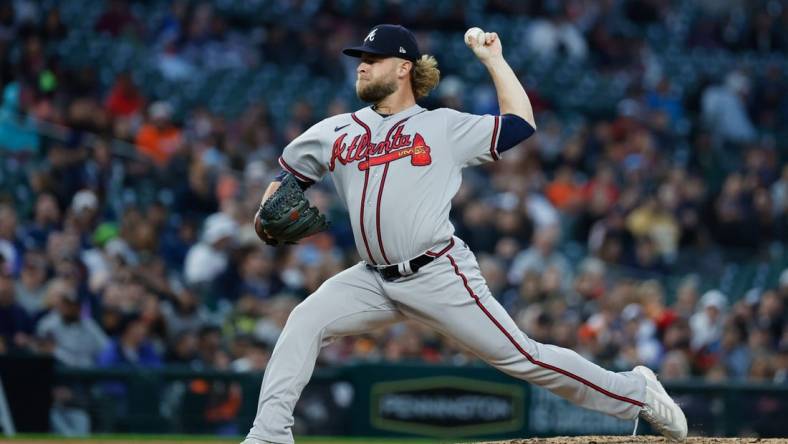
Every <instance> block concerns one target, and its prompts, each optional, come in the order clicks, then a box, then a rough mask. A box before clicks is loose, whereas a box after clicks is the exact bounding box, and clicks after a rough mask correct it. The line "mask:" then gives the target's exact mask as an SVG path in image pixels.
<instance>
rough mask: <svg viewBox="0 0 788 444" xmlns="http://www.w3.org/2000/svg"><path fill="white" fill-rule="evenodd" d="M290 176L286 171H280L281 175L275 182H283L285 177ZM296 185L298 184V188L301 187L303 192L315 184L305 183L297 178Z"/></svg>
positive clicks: (278, 175)
mask: <svg viewBox="0 0 788 444" xmlns="http://www.w3.org/2000/svg"><path fill="white" fill-rule="evenodd" d="M288 174H290V173H289V172H287V171H285V170H282V171H280V172H279V174H277V175H276V177H274V182H281V181H282V180H284V178H285V176H287V175H288ZM296 183H298V186H299V187H301V190H306V189H307V188H309V187H311V186H312V185H314V184H315V183H314V182H312V181H309V182H304V181H302V180H301V179H299V178H297V177H296Z"/></svg>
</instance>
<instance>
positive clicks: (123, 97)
mask: <svg viewBox="0 0 788 444" xmlns="http://www.w3.org/2000/svg"><path fill="white" fill-rule="evenodd" d="M144 106H145V97H143V95H142V92H141V91H140V90H139V88H137V85H135V84H134V80H133V79H132V78H131V75H130V74H129V73H127V72H124V73H121V74H120V75H119V76H118V77H117V78H116V79H115V84H114V85H113V86H112V89H110V91H109V94H108V95H107V99H106V101H105V102H104V107H105V108H106V109H107V112H108V113H109V115H110V116H112V117H115V118H119V117H120V118H134V117H137V116H138V115H139V114H140V113H141V112H142V109H143V107H144Z"/></svg>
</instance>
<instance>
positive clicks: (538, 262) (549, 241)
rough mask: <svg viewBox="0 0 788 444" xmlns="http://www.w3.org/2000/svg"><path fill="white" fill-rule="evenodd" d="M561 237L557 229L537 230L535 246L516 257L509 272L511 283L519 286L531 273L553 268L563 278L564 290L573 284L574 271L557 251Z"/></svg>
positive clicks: (534, 240)
mask: <svg viewBox="0 0 788 444" xmlns="http://www.w3.org/2000/svg"><path fill="white" fill-rule="evenodd" d="M559 236H560V231H559V230H558V228H557V227H548V228H541V229H539V230H537V231H536V233H534V238H533V245H532V246H531V247H530V248H528V249H527V250H525V251H523V252H522V253H520V254H519V255H518V256H517V257H515V259H514V262H513V263H512V266H511V269H510V270H509V283H511V284H512V285H517V284H519V283H520V282H522V280H523V277H524V276H525V275H526V274H527V273H529V272H535V273H544V272H545V271H547V270H548V269H551V268H552V269H555V270H556V271H557V273H558V275H559V276H560V277H561V286H562V288H568V287H569V285H570V283H571V282H572V271H571V269H570V267H569V262H568V261H567V260H566V258H565V257H564V255H563V254H561V252H559V251H557V250H556V246H557V243H558V240H559Z"/></svg>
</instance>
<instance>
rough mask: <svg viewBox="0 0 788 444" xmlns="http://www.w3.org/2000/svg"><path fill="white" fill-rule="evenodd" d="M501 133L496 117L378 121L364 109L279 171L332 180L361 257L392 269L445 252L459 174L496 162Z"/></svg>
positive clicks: (418, 116)
mask: <svg viewBox="0 0 788 444" xmlns="http://www.w3.org/2000/svg"><path fill="white" fill-rule="evenodd" d="M499 128H500V126H499V117H498V116H491V115H486V116H477V115H473V114H467V113H461V112H458V111H455V110H452V109H446V108H442V109H437V110H434V111H428V110H426V109H424V108H422V107H420V106H418V105H414V106H412V107H410V108H408V109H406V110H403V111H402V112H399V113H397V114H394V115H391V116H388V117H382V116H381V115H380V114H378V113H376V112H375V111H373V110H372V109H371V108H370V107H367V108H363V109H361V110H360V111H358V112H355V113H352V114H351V113H348V114H341V115H337V116H334V117H331V118H328V119H325V120H323V121H321V122H319V123H317V124H315V125H314V126H313V127H311V128H309V129H308V130H307V131H306V132H304V133H303V134H302V135H301V136H300V137H298V138H296V139H295V140H293V142H292V143H290V144H289V145H288V146H287V147H286V148H285V149H284V153H283V154H282V157H281V158H280V163H281V165H282V167H283V168H285V169H287V170H288V171H290V172H291V173H292V174H294V175H295V176H296V177H298V178H301V179H309V180H312V181H315V182H316V181H318V180H320V179H321V178H322V177H323V176H325V175H326V174H331V177H332V179H333V181H334V184H335V186H336V190H337V194H338V195H339V197H340V199H341V200H342V201H343V202H344V203H345V205H346V207H347V209H348V213H349V214H350V222H351V224H352V226H353V234H354V236H355V240H356V248H357V249H358V252H359V254H360V255H361V257H362V258H363V259H364V260H366V261H367V262H368V263H370V264H373V265H390V264H395V263H399V262H402V261H405V260H408V259H412V258H414V257H416V256H419V255H422V254H424V253H425V252H428V251H434V252H438V251H439V250H440V249H442V248H443V247H445V246H446V245H447V244H448V242H449V240H450V239H451V237H452V234H453V233H454V227H453V226H452V224H451V222H450V221H449V209H450V208H451V199H452V197H453V196H454V194H455V193H456V192H457V190H458V189H459V187H460V181H461V177H462V176H461V170H462V168H463V167H465V166H469V165H477V164H480V163H484V162H488V161H492V160H495V159H497V158H498V154H497V152H496V150H495V147H496V139H497V137H498V130H499ZM431 249H432V250H431Z"/></svg>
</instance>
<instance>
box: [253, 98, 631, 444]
mask: <svg viewBox="0 0 788 444" xmlns="http://www.w3.org/2000/svg"><path fill="white" fill-rule="evenodd" d="M499 129H500V122H499V117H498V116H476V115H471V114H465V113H460V112H457V111H453V110H450V109H438V110H435V111H427V110H425V109H423V108H421V107H419V106H413V107H411V108H408V109H406V110H404V111H402V112H399V113H397V114H394V115H392V116H388V117H381V116H380V115H379V114H377V113H375V112H374V111H373V110H372V109H370V108H364V109H362V110H360V111H358V112H356V113H353V114H343V115H339V116H335V117H331V118H329V119H326V120H323V121H322V122H320V123H318V124H316V125H315V126H313V127H312V128H310V129H309V130H307V131H306V132H305V133H304V134H303V135H301V136H300V137H298V138H296V139H295V140H294V141H293V142H292V143H291V144H290V145H288V146H287V147H286V148H285V150H284V153H283V155H282V157H281V158H280V163H281V164H282V167H284V168H285V169H287V170H288V171H290V172H291V173H292V174H294V175H296V176H297V177H300V178H301V179H304V180H312V181H317V180H319V179H320V178H322V177H323V176H325V175H326V174H331V175H332V178H333V180H334V183H335V184H336V189H337V193H338V194H339V196H340V198H341V199H342V200H343V201H344V202H345V204H346V205H347V208H348V211H349V213H350V220H351V223H352V225H353V231H354V234H355V238H356V246H357V248H358V251H359V253H360V255H361V257H362V258H364V260H365V261H366V262H367V264H370V265H386V264H392V265H393V264H397V265H400V266H401V265H402V263H403V262H406V261H407V260H409V259H412V258H414V257H417V256H420V255H422V254H429V255H432V256H433V257H435V259H434V260H432V261H431V262H429V263H427V264H426V265H425V266H423V267H421V268H420V269H419V270H418V271H417V272H416V273H410V274H405V275H404V276H403V277H400V278H397V279H395V280H384V279H383V278H382V276H381V275H380V274H379V273H378V272H376V271H373V270H370V268H369V267H367V266H366V265H367V264H364V263H359V264H356V265H355V266H353V267H350V268H348V269H347V270H345V271H343V272H341V273H339V274H337V275H336V276H333V277H331V278H330V279H328V280H327V281H326V282H324V283H323V285H321V286H320V288H318V289H317V291H315V293H313V294H312V295H310V296H309V297H308V298H306V300H305V301H304V302H302V303H301V304H299V305H298V306H297V307H296V308H295V309H294V310H293V312H292V313H291V314H290V317H289V318H288V320H287V324H286V325H285V328H284V330H283V331H282V334H281V336H280V337H279V339H278V341H277V343H276V347H274V351H273V353H272V355H271V360H270V362H269V364H268V366H267V367H266V370H265V375H264V377H263V383H262V387H261V388H260V398H259V401H258V408H257V415H256V416H255V420H254V424H253V425H252V428H251V430H250V431H249V434H248V435H247V439H246V440H245V441H244V444H260V443H292V442H293V433H292V428H293V424H294V418H293V409H294V408H295V404H296V401H297V400H298V398H299V396H300V394H301V391H302V389H303V388H304V386H305V385H306V383H307V382H308V381H309V378H310V377H311V374H312V371H313V369H314V365H315V361H316V360H317V356H318V353H319V351H320V347H321V346H323V345H325V344H326V343H328V342H330V341H331V340H332V339H333V338H336V337H339V336H347V335H353V334H358V333H363V332H367V331H370V330H374V329H376V328H380V327H383V326H386V325H391V324H392V323H396V322H399V321H401V320H403V319H415V320H418V321H420V322H422V323H424V324H426V325H429V326H431V327H433V328H434V329H436V330H437V331H440V332H441V333H443V334H445V335H447V336H449V337H451V338H453V339H454V340H456V341H457V342H458V343H459V344H462V345H463V346H464V347H465V348H467V349H468V350H469V351H471V352H473V353H474V354H476V355H477V356H479V357H480V358H482V359H484V360H485V361H486V362H488V363H489V364H490V365H492V366H495V367H496V368H498V369H500V370H501V371H504V372H506V373H507V374H510V375H512V376H514V377H517V378H520V379H523V380H526V381H528V382H530V383H533V384H538V385H540V386H542V387H545V388H547V389H549V390H551V391H552V392H553V393H556V394H558V395H560V396H563V397H564V398H566V399H569V400H570V401H572V402H574V403H576V404H578V405H581V406H583V407H587V408H589V409H594V410H598V411H601V412H605V413H608V414H610V415H614V416H617V417H619V418H635V417H636V416H637V415H638V413H639V412H640V409H641V408H642V406H643V405H644V404H643V400H644V397H645V380H644V378H643V376H642V375H639V374H636V373H634V372H622V373H616V372H611V371H607V370H605V369H603V368H601V367H599V366H597V365H596V364H594V363H592V362H589V361H587V360H586V359H584V358H582V357H581V356H580V355H578V354H577V353H575V352H573V351H571V350H568V349H564V348H560V347H556V346H552V345H545V344H540V343H538V342H536V341H534V340H532V339H531V338H529V337H528V336H527V335H525V333H523V332H522V331H520V329H519V328H518V327H517V324H516V323H515V322H514V320H512V318H511V317H510V316H509V314H508V313H506V310H505V309H504V308H503V307H502V306H501V304H499V303H498V301H497V300H495V298H494V297H493V296H492V294H491V293H490V290H489V288H488V287H487V284H486V282H485V280H484V277H483V276H482V274H481V272H480V270H479V265H478V263H477V262H476V258H475V257H474V255H473V253H472V252H471V251H470V249H469V248H468V246H467V245H465V243H464V242H462V240H460V239H458V238H456V237H453V236H452V233H453V231H454V227H452V225H451V223H450V222H449V209H450V205H451V199H452V197H453V196H454V194H455V193H456V192H457V189H458V188H459V186H460V180H461V175H460V172H461V170H462V168H463V167H465V166H468V165H476V164H480V163H483V162H487V161H491V160H494V159H497V158H498V153H497V152H496V143H497V139H498V133H499Z"/></svg>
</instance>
